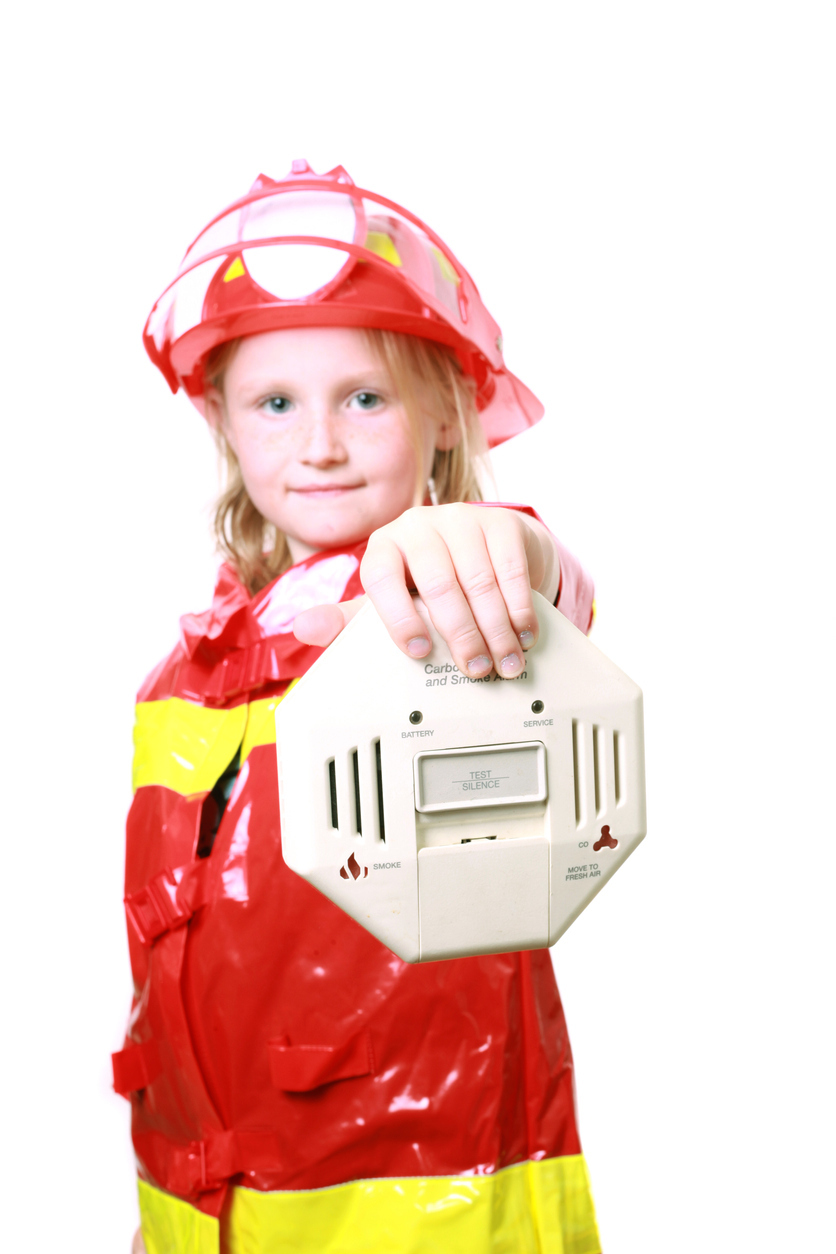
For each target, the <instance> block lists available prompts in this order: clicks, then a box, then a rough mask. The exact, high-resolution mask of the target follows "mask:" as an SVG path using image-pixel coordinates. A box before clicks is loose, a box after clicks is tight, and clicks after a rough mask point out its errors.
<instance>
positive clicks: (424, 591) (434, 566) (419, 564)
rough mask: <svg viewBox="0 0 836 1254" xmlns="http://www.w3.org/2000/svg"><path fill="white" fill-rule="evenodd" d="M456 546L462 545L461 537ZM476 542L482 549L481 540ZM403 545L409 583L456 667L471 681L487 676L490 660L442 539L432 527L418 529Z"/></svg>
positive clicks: (489, 653) (491, 665)
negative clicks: (407, 554)
mask: <svg viewBox="0 0 836 1254" xmlns="http://www.w3.org/2000/svg"><path fill="white" fill-rule="evenodd" d="M476 530H477V531H478V528H477V529H476ZM457 543H458V544H461V543H462V541H461V537H459V538H458V540H457ZM480 543H481V545H482V548H483V550H484V543H483V542H482V541H481V539H480ZM405 544H406V546H407V548H408V551H409V570H410V574H411V575H412V580H413V582H414V584H415V587H416V589H417V590H418V592H419V593H420V595H421V599H422V600H423V602H424V605H425V607H426V609H427V612H428V614H429V616H430V618H431V620H432V623H433V626H434V627H435V628H436V630H437V631H438V633H439V635H440V636H441V637H442V639H443V640H444V641H445V642H446V644H447V647H448V648H449V650H450V653H451V655H452V658H453V661H454V662H455V664H456V666H457V667H458V668H459V670H460V671H461V672H462V673H463V674H465V675H470V676H472V677H473V678H479V677H481V676H483V675H487V674H488V673H489V672H490V671H491V669H492V667H493V661H494V659H493V657H492V655H491V652H490V650H489V649H488V646H487V644H486V643H485V640H484V637H483V636H482V633H481V632H480V630H479V627H478V626H477V624H476V621H475V619H474V617H473V613H472V612H471V609H470V606H469V605H468V602H467V598H466V596H465V594H464V592H463V590H462V588H461V585H460V583H459V578H458V575H457V573H456V568H455V565H454V563H453V559H452V557H451V555H450V551H449V549H448V546H447V544H446V543H445V541H444V539H443V537H442V536H441V535H439V533H438V531H437V530H436V529H435V527H433V528H424V527H422V526H419V527H416V529H415V532H414V534H412V535H409V534H407V536H406V540H405Z"/></svg>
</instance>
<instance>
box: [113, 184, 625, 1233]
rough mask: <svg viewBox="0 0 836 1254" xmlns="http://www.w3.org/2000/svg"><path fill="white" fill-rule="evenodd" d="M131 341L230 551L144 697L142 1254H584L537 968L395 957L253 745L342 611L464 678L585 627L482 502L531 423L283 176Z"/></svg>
mask: <svg viewBox="0 0 836 1254" xmlns="http://www.w3.org/2000/svg"><path fill="white" fill-rule="evenodd" d="M145 343H146V347H147V349H148V352H149V354H150V356H151V358H152V360H153V361H154V362H155V364H156V365H157V366H159V368H160V370H161V371H162V372H163V374H164V375H165V377H166V379H167V380H168V382H169V384H170V386H171V388H172V390H175V391H176V390H177V388H178V387H179V386H183V387H185V389H186V391H187V393H188V395H189V396H190V397H191V398H192V399H193V400H194V401H195V403H196V404H197V405H198V406H199V407H200V408H201V410H202V411H203V413H204V414H205V417H206V419H207V421H208V423H209V425H210V427H211V428H212V430H213V432H214V434H215V437H216V439H217V441H218V444H219V447H220V449H221V451H222V453H223V456H224V458H225V461H226V467H227V486H226V490H225V492H224V494H223V496H222V497H221V499H220V501H219V503H218V507H217V511H216V519H215V522H216V531H217V536H218V541H219V545H220V548H221V550H222V551H223V553H224V554H225V556H226V558H227V562H226V564H225V565H223V566H222V567H221V570H220V573H219V577H218V583H217V587H216V589H215V596H214V600H213V603H212V606H211V608H210V609H209V610H208V611H206V613H204V614H200V615H187V616H186V617H185V618H183V619H182V620H181V628H182V631H181V640H180V643H179V644H178V646H177V647H176V648H175V650H174V652H173V653H172V654H171V655H170V656H169V657H168V658H167V659H166V660H165V661H164V662H163V663H162V664H161V665H160V666H159V667H158V668H157V670H155V671H154V672H153V673H152V675H151V676H149V678H148V679H147V680H146V682H145V684H144V685H143V687H142V689H141V691H140V694H139V701H138V705H137V721H136V731H135V740H136V757H135V763H134V784H135V789H136V795H135V799H134V803H133V806H132V808H131V811H130V815H129V818H128V832H127V858H126V885H125V891H126V896H125V904H126V911H127V917H128V932H129V943H130V953H131V963H132V968H133V973H134V1003H133V1011H132V1014H131V1019H130V1024H129V1028H128V1033H127V1037H126V1040H125V1045H124V1048H123V1049H122V1050H121V1051H120V1052H119V1053H118V1054H116V1055H114V1083H115V1087H116V1088H117V1090H118V1091H119V1092H122V1093H124V1094H126V1095H128V1096H130V1100H131V1104H132V1112H133V1119H132V1128H133V1141H134V1147H135V1150H136V1155H137V1160H138V1166H139V1196H140V1210H141V1217H142V1228H141V1234H140V1233H138V1234H137V1238H136V1241H135V1249H136V1250H138V1251H141V1250H143V1249H145V1250H147V1254H186V1252H188V1254H218V1251H220V1250H223V1251H228V1252H229V1254H269V1252H272V1251H276V1252H277V1254H278V1251H282V1252H284V1251H299V1252H302V1251H311V1252H313V1251H316V1252H317V1254H326V1252H329V1251H330V1252H333V1254H337V1252H339V1254H354V1252H355V1251H356V1252H357V1254H359V1252H360V1251H364V1252H368V1251H393V1252H394V1251H416V1252H417V1251H419V1250H420V1251H424V1250H438V1251H444V1252H445V1254H448V1252H449V1254H453V1252H456V1254H459V1252H461V1254H474V1252H477V1251H485V1252H486V1254H487V1252H488V1251H497V1252H498V1251H500V1250H502V1251H506V1250H507V1251H512V1250H513V1251H514V1252H515V1254H528V1252H529V1251H530V1252H531V1254H534V1252H535V1251H542V1252H543V1254H597V1252H598V1251H599V1249H600V1246H599V1242H598V1236H597V1231H596V1226H595V1217H594V1211H593V1205H592V1200H591V1196H590V1192H589V1187H588V1181H587V1176H586V1170H585V1166H584V1161H583V1157H582V1156H581V1153H580V1145H579V1141H578V1135H577V1131H576V1127H575V1115H574V1106H573V1087H572V1062H571V1054H570V1050H569V1044H568V1040H567V1036H566V1028H565V1024H564V1020H563V1012H562V1009H561V1005H560V1000H559V998H558V994H557V988H556V986H555V983H554V977H553V974H552V967H551V962H550V959H549V955H548V953H547V952H546V951H536V952H532V953H523V954H509V955H493V956H487V957H480V958H470V959H461V960H455V961H450V962H440V963H428V964H425V965H422V966H409V965H406V964H404V963H402V962H401V961H400V960H399V959H397V958H396V957H395V956H394V955H393V954H392V953H390V952H389V951H388V950H387V949H386V948H385V947H384V946H382V945H381V944H380V943H379V942H378V941H376V940H375V939H373V938H372V937H371V936H370V935H369V934H368V933H366V932H365V931H364V930H363V929H362V928H360V927H359V926H358V925H357V924H356V923H354V922H353V921H352V920H350V919H349V918H348V917H347V916H345V915H343V914H342V913H341V912H340V911H339V910H338V909H337V907H336V906H334V905H333V904H332V903H331V902H329V901H327V900H326V899H325V898H324V897H322V896H321V895H320V894H319V893H317V892H316V891H315V890H314V889H313V888H312V887H311V886H310V885H308V884H307V883H305V882H304V881H303V880H301V879H299V878H298V877H297V876H295V875H294V874H293V873H292V872H290V871H289V870H288V869H287V867H286V866H285V864H284V863H283V861H282V857H281V838H280V830H279V815H278V804H277V785H276V766H275V750H274V747H273V746H274V740H275V729H274V719H273V713H274V711H275V708H276V705H277V704H278V702H279V701H281V699H282V696H283V695H284V693H285V692H286V691H287V689H288V686H289V685H290V683H292V682H293V680H294V679H295V678H296V677H298V676H300V675H302V674H304V672H305V671H306V670H307V669H308V667H309V666H310V665H311V664H312V663H313V661H314V660H315V659H316V657H317V656H319V654H320V653H321V651H322V648H323V647H325V646H327V645H328V644H329V643H330V642H331V641H332V640H333V639H334V638H335V636H336V635H337V634H338V633H339V631H340V630H341V629H342V627H343V626H344V624H345V622H346V621H347V620H348V618H349V617H350V616H351V614H352V613H353V612H354V611H355V610H356V608H357V605H358V603H359V601H358V598H360V597H361V596H362V594H363V593H365V594H366V595H368V596H370V597H371V598H372V600H373V601H374V604H375V606H376V608H377V610H378V612H379V613H380V615H381V617H382V619H383V621H384V623H385V624H386V626H387V628H388V631H389V633H390V635H391V636H392V639H393V640H394V641H395V643H396V644H397V645H398V647H399V648H401V649H402V650H403V651H404V652H405V653H406V654H407V655H408V656H410V657H413V658H416V659H420V658H422V657H425V656H426V655H427V654H428V653H429V651H430V642H429V640H428V639H427V638H426V633H425V629H424V627H423V624H422V621H421V619H420V617H419V616H418V615H417V613H416V612H415V609H414V607H413V603H412V597H411V595H410V593H411V592H412V591H415V590H417V592H418V593H419V594H420V595H421V596H422V598H423V600H424V602H425V604H426V606H427V609H428V611H429V613H430V616H431V618H432V621H433V622H434V624H435V625H436V627H437V629H438V631H439V632H440V634H441V635H442V636H443V637H444V638H445V640H446V641H447V643H448V645H449V647H450V649H451V652H452V654H453V657H454V659H455V661H456V664H457V665H458V667H459V668H460V670H461V671H462V672H463V673H465V674H468V675H471V676H480V675H486V674H488V673H490V672H491V671H492V670H495V671H496V673H497V674H498V675H500V676H502V677H507V678H513V677H515V676H516V675H518V674H520V672H521V671H522V669H523V666H524V652H525V650H526V649H528V648H532V647H534V646H535V644H536V641H537V620H536V615H535V613H534V609H533V604H532V596H531V590H532V588H535V589H537V590H538V591H541V592H542V593H543V594H544V595H546V596H548V597H549V598H550V599H551V600H552V601H556V603H557V604H558V605H559V607H560V609H561V610H562V611H563V613H564V614H566V615H567V616H568V617H570V618H571V619H572V620H573V621H574V622H575V623H576V624H577V625H578V626H579V627H581V628H582V629H583V630H587V629H588V628H589V625H590V621H591V615H592V588H591V584H590V583H589V581H588V580H587V578H586V577H585V576H584V574H583V572H582V571H581V570H580V568H579V567H578V565H577V563H576V562H575V561H574V559H573V558H572V557H571V556H570V555H569V554H568V553H566V552H565V550H563V549H562V548H561V546H560V545H559V544H558V543H557V541H555V540H554V539H553V537H552V536H551V535H550V534H549V532H548V531H547V530H546V528H545V527H544V526H543V525H542V523H541V522H540V521H539V520H538V519H537V517H536V515H535V514H534V513H533V511H531V510H530V509H527V508H524V507H521V506H511V507H502V506H486V505H484V504H481V495H480V489H479V483H478V479H477V474H476V470H477V465H478V459H479V457H480V456H481V455H482V453H483V452H484V451H485V449H486V446H490V445H495V444H498V443H499V442H501V441H502V440H504V439H507V438H508V437H509V436H511V435H513V434H515V433H516V432H517V431H520V430H522V429H524V428H525V427H527V426H529V425H531V424H532V423H534V422H536V421H537V420H538V419H539V418H540V416H541V414H542V408H541V406H540V405H539V403H538V402H537V400H536V399H535V398H534V397H533V396H532V394H531V393H530V392H529V391H528V390H527V389H526V388H525V387H524V386H523V385H522V384H521V383H520V381H519V380H518V379H516V378H515V377H514V376H513V375H512V374H511V373H510V372H509V371H508V370H507V369H506V368H505V366H504V363H503V359H502V349H501V338H500V336H499V328H498V327H497V326H496V324H495V323H494V322H493V320H492V319H491V317H490V315H489V314H488V312H487V310H486V309H485V308H484V306H483V304H482V303H481V300H480V298H479V294H478V292H477V290H476V288H475V286H474V284H473V282H472V280H471V279H470V277H469V276H468V275H467V273H466V272H465V271H464V270H463V269H462V267H461V266H460V265H459V263H458V262H457V261H456V259H455V257H454V256H453V255H452V254H451V253H450V251H449V250H448V249H447V248H446V247H445V245H444V244H443V243H442V242H441V240H439V239H438V237H437V236H436V235H434V234H433V233H432V232H431V231H430V230H428V228H426V227H425V226H423V224H421V223H420V222H419V221H418V219H417V218H415V217H414V216H413V215H411V214H409V213H407V212H406V211H405V210H403V209H401V208H399V207H398V206H396V205H393V204H392V203H391V202H389V201H386V200H383V199H382V198H381V197H378V196H375V195H373V194H372V193H369V192H365V191H361V190H360V189H358V188H356V187H355V186H354V184H353V183H352V182H351V180H350V179H349V177H348V175H347V174H346V173H345V171H344V170H342V169H341V168H337V169H335V170H332V171H331V172H330V173H329V174H327V175H324V176H317V175H315V174H314V173H313V172H312V171H311V170H310V169H309V167H308V166H307V164H306V163H305V162H295V163H294V166H293V170H292V172H291V174H290V175H288V177H287V178H286V179H283V180H281V181H279V182H274V181H272V180H270V179H268V178H265V177H264V176H261V177H259V179H258V180H257V181H256V183H255V185H254V187H253V188H252V190H251V191H250V192H249V193H248V195H247V196H245V197H243V198H242V199H241V200H240V201H238V202H236V203H235V204H234V205H233V206H231V207H230V208H229V209H228V210H226V211H225V212H224V213H222V214H221V215H219V217H218V218H216V219H214V220H213V221H212V222H211V223H210V224H209V226H208V227H207V228H206V230H205V231H203V232H202V233H201V235H200V236H199V237H198V239H197V241H196V242H195V243H194V244H193V245H192V247H191V248H190V249H189V251H188V252H187V254H186V257H185V259H184V261H183V264H182V266H181V268H180V270H179V272H178V275H177V277H176V278H175V280H174V282H173V283H172V284H171V285H170V287H169V288H168V289H167V290H166V292H165V293H164V294H163V296H162V297H161V298H160V300H159V301H158V302H157V304H156V305H155V307H154V310H153V311H152V313H151V316H150V318H149V321H148V325H147V327H146V332H145ZM323 717H325V718H327V711H324V712H323Z"/></svg>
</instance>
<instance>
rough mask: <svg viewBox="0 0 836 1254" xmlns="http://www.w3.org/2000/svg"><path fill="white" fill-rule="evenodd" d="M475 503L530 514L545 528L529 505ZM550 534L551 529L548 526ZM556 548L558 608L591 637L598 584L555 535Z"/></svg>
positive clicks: (491, 502)
mask: <svg viewBox="0 0 836 1254" xmlns="http://www.w3.org/2000/svg"><path fill="white" fill-rule="evenodd" d="M474 504H479V505H484V506H488V507H490V508H492V509H516V510H519V512H520V513H521V514H528V516H529V517H530V518H536V519H537V522H538V523H541V524H542V525H543V526H544V527H545V526H546V524H545V523H544V522H543V520H542V518H541V517H540V515H539V514H538V513H537V511H536V510H535V509H532V508H531V506H530V505H512V504H510V503H509V502H508V501H478V502H474ZM546 530H547V531H548V530H549V529H548V527H546ZM549 535H551V536H552V539H553V540H554V542H555V544H556V546H557V556H558V558H559V560H560V582H559V583H558V586H557V600H556V601H555V605H556V606H557V608H558V609H559V610H560V612H561V614H563V615H564V616H565V617H566V618H568V619H569V622H570V623H574V625H575V626H576V627H577V628H578V629H579V630H580V631H582V632H583V633H584V634H585V635H589V632H590V630H591V628H592V623H593V619H594V616H595V614H594V608H593V606H594V600H595V585H594V584H593V582H592V579H591V578H590V576H589V575H588V574H587V573H586V571H585V570H584V568H583V567H582V566H581V564H580V562H579V561H578V559H577V558H576V557H575V556H574V555H573V554H572V553H570V552H569V550H568V549H566V548H564V547H563V545H562V544H561V543H560V541H559V540H558V538H557V536H555V535H552V533H551V532H549Z"/></svg>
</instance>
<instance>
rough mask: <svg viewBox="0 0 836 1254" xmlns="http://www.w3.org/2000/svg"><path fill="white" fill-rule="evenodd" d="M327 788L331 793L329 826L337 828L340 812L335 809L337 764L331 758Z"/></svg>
mask: <svg viewBox="0 0 836 1254" xmlns="http://www.w3.org/2000/svg"><path fill="white" fill-rule="evenodd" d="M328 790H329V792H330V794H331V796H330V801H331V826H332V827H333V828H334V830H335V831H337V830H339V826H340V812H339V810H338V809H337V764H336V762H335V761H334V759H333V758H331V760H330V762H329V763H328Z"/></svg>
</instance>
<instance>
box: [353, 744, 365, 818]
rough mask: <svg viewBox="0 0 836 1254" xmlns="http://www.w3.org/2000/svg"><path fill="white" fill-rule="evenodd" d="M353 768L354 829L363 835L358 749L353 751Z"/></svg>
mask: <svg viewBox="0 0 836 1254" xmlns="http://www.w3.org/2000/svg"><path fill="white" fill-rule="evenodd" d="M351 770H352V775H353V777H354V830H355V831H356V832H357V835H358V836H362V835H363V823H362V819H361V817H360V759H359V756H358V753H357V750H356V749H352V751H351Z"/></svg>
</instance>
